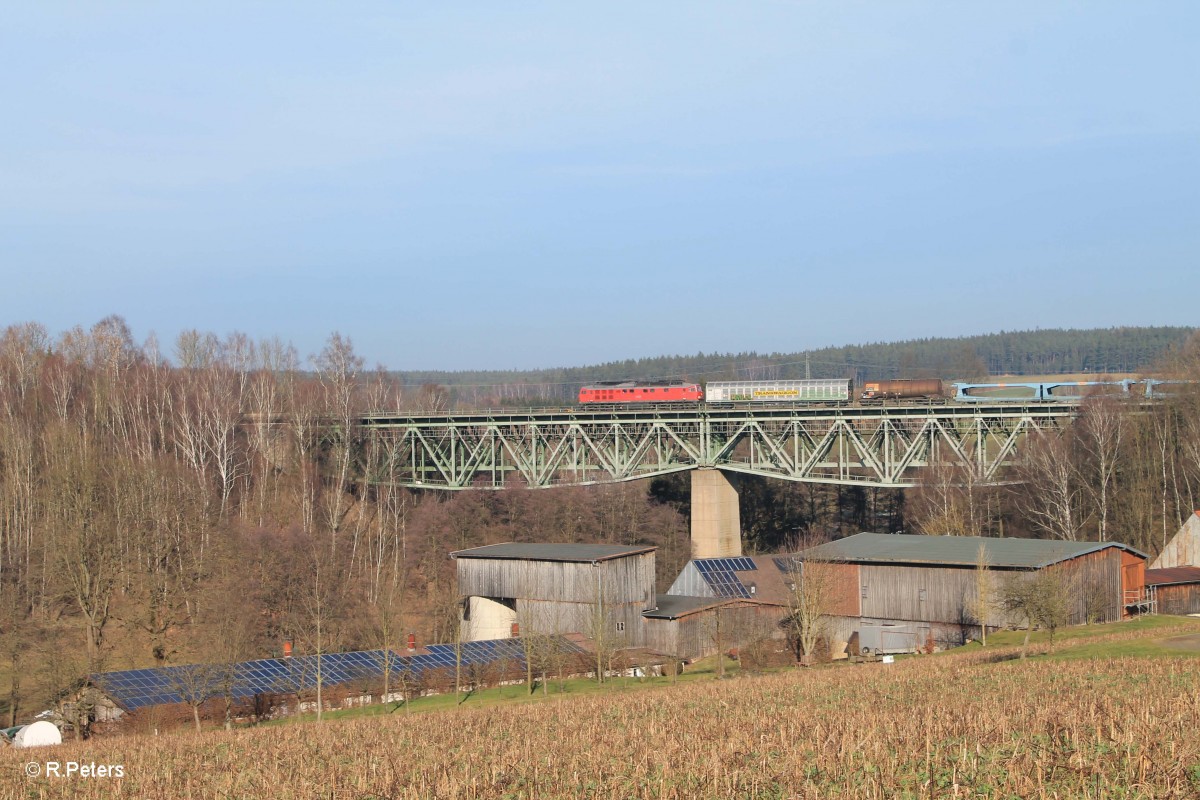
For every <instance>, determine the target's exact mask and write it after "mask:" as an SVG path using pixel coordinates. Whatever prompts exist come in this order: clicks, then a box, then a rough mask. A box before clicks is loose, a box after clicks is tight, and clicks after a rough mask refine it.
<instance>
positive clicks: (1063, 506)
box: [1017, 431, 1088, 542]
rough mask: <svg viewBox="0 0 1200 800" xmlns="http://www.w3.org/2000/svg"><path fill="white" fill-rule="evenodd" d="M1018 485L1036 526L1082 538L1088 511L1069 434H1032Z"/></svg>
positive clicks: (1025, 509)
mask: <svg viewBox="0 0 1200 800" xmlns="http://www.w3.org/2000/svg"><path fill="white" fill-rule="evenodd" d="M1021 476H1022V478H1023V479H1024V483H1023V485H1021V486H1019V487H1018V490H1017V491H1018V504H1019V506H1020V508H1021V510H1022V511H1023V512H1024V514H1025V516H1026V518H1028V519H1029V521H1030V522H1031V523H1032V524H1033V526H1034V527H1035V528H1037V529H1039V530H1041V531H1043V532H1045V533H1046V534H1047V535H1049V536H1050V537H1051V538H1055V539H1064V540H1066V541H1072V542H1073V541H1077V540H1079V539H1081V538H1082V533H1083V528H1084V524H1085V523H1086V522H1087V518H1088V515H1087V513H1086V512H1085V511H1084V508H1083V491H1084V490H1083V487H1082V486H1081V485H1080V481H1079V477H1078V472H1077V470H1076V466H1075V459H1074V454H1073V453H1072V452H1071V446H1070V442H1069V441H1068V439H1067V435H1066V434H1063V435H1056V434H1054V433H1047V432H1043V431H1037V432H1034V433H1030V434H1029V443H1028V446H1027V448H1026V451H1025V461H1024V464H1023V465H1022V470H1021Z"/></svg>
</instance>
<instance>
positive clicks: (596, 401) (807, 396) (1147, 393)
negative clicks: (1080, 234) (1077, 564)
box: [579, 378, 1185, 406]
mask: <svg viewBox="0 0 1200 800" xmlns="http://www.w3.org/2000/svg"><path fill="white" fill-rule="evenodd" d="M1183 383H1185V381H1164V380H1157V379H1149V378H1147V379H1144V380H1134V379H1132V378H1129V379H1125V380H1120V381H1034V382H1029V383H952V384H946V383H944V382H943V381H941V380H939V379H936V378H934V379H925V380H903V379H902V380H887V381H867V382H865V383H863V384H862V387H861V388H862V391H861V392H859V393H858V395H857V396H855V392H854V382H853V381H852V380H850V379H849V378H818V379H815V380H777V381H710V382H709V383H708V385H707V386H703V387H702V386H701V385H700V384H699V383H693V382H690V381H680V380H671V381H633V380H631V381H600V382H597V383H591V384H587V385H585V386H583V387H581V388H580V390H579V402H580V404H581V405H588V406H600V405H622V406H628V405H633V404H637V405H646V404H653V405H657V404H659V403H701V402H706V403H708V404H710V405H733V404H740V403H799V404H818V405H820V404H825V405H848V404H850V403H852V402H854V401H856V400H857V401H859V402H861V403H864V404H873V403H882V402H884V401H887V400H896V401H908V402H917V401H924V402H959V403H1030V402H1032V403H1049V402H1059V403H1062V402H1068V403H1069V402H1079V401H1081V400H1083V399H1084V398H1085V397H1091V396H1093V395H1097V394H1102V395H1114V396H1123V397H1147V398H1159V397H1164V396H1167V395H1169V394H1171V393H1173V392H1175V391H1177V390H1178V387H1179V386H1180V385H1181V384H1183Z"/></svg>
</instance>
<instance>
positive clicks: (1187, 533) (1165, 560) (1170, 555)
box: [1150, 511, 1200, 569]
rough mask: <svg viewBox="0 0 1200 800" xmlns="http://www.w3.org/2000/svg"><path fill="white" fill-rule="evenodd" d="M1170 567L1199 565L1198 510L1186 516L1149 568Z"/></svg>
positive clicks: (1199, 512)
mask: <svg viewBox="0 0 1200 800" xmlns="http://www.w3.org/2000/svg"><path fill="white" fill-rule="evenodd" d="M1171 567H1200V511H1197V512H1195V513H1194V514H1192V515H1191V516H1190V517H1188V518H1187V522H1185V523H1183V527H1181V528H1180V529H1179V531H1178V532H1177V533H1176V534H1175V535H1174V536H1173V537H1171V541H1169V542H1167V546H1166V547H1164V548H1163V550H1162V552H1161V553H1159V554H1158V558H1156V559H1154V561H1153V563H1151V564H1150V569H1170V568H1171Z"/></svg>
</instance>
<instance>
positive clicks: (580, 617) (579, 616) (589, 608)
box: [516, 598, 645, 647]
mask: <svg viewBox="0 0 1200 800" xmlns="http://www.w3.org/2000/svg"><path fill="white" fill-rule="evenodd" d="M642 610H643V609H642V607H641V603H640V602H637V603H609V602H607V601H606V602H605V603H604V605H603V608H602V610H601V611H600V612H599V613H598V611H597V607H596V604H595V603H570V602H560V601H555V600H528V599H522V598H518V599H517V608H516V621H517V624H518V625H520V626H521V631H522V633H560V634H561V633H582V634H583V635H584V636H587V637H588V638H590V639H594V638H596V626H597V625H603V626H604V630H605V632H606V635H608V636H609V637H610V639H609V641H619V642H621V644H622V646H625V647H643V646H645V631H644V625H643V619H642ZM619 623H623V628H624V630H620V627H622V625H619Z"/></svg>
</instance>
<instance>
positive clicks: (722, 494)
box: [692, 468, 742, 558]
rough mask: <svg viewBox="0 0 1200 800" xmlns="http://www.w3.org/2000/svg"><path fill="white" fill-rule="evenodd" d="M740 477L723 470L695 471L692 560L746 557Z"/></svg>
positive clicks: (693, 479) (693, 478) (693, 474)
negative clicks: (740, 507)
mask: <svg viewBox="0 0 1200 800" xmlns="http://www.w3.org/2000/svg"><path fill="white" fill-rule="evenodd" d="M735 481H736V478H734V477H733V476H731V475H726V474H725V473H724V472H721V470H719V469H711V468H710V469H694V470H692V558H726V557H731V556H740V555H741V554H742V521H741V514H740V509H739V506H738V492H737V484H736V483H735Z"/></svg>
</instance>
